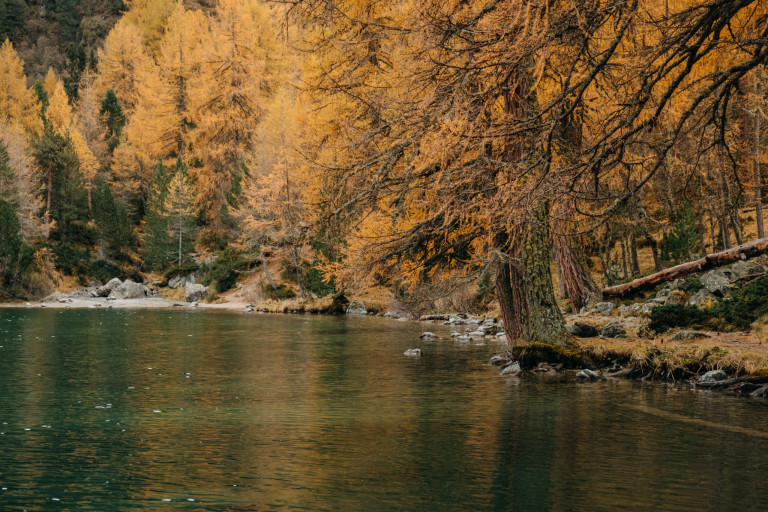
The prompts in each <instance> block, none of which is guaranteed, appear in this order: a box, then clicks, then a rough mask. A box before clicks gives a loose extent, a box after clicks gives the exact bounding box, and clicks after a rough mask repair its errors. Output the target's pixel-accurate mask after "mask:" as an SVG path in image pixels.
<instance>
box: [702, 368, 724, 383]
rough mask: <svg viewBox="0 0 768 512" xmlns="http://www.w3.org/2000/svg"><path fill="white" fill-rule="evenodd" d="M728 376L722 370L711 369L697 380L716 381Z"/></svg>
mask: <svg viewBox="0 0 768 512" xmlns="http://www.w3.org/2000/svg"><path fill="white" fill-rule="evenodd" d="M727 378H728V375H727V374H726V373H725V372H724V371H723V370H711V371H708V372H707V373H705V374H704V375H702V376H701V377H699V382H718V381H721V380H725V379H727Z"/></svg>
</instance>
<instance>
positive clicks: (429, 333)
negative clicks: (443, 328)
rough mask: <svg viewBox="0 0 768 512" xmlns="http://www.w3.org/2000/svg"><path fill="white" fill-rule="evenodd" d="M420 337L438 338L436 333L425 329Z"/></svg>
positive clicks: (427, 338) (425, 338) (424, 338)
mask: <svg viewBox="0 0 768 512" xmlns="http://www.w3.org/2000/svg"><path fill="white" fill-rule="evenodd" d="M419 338H421V339H423V340H436V339H437V336H435V333H433V332H429V331H424V332H423V333H421V336H419Z"/></svg>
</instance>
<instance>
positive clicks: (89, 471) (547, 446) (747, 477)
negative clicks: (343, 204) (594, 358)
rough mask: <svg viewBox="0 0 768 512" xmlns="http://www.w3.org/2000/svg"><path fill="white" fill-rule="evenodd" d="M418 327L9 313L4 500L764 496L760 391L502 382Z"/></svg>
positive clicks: (601, 505) (606, 503) (706, 503)
mask: <svg viewBox="0 0 768 512" xmlns="http://www.w3.org/2000/svg"><path fill="white" fill-rule="evenodd" d="M423 329H424V325H419V324H416V323H413V322H397V321H392V320H385V319H379V318H366V317H363V318H320V317H309V316H270V315H257V314H237V313H224V312H206V311H121V310H67V311H62V310H59V311H56V310H44V309H0V432H2V434H0V511H22V510H27V511H30V512H31V511H38V510H45V511H49V510H51V511H60V510H68V511H78V512H79V511H101V512H104V511H144V510H160V511H162V510H185V511H197V510H200V511H203V510H205V511H266V510H328V511H394V510H413V511H441V512H443V511H482V510H498V511H513V510H514V511H536V510H558V511H580V510H584V511H600V510H606V511H613V510H638V511H646V510H648V511H653V510H681V511H682V510H686V511H687V510H713V511H721V510H722V511H750V510H755V511H758V510H767V509H768V486H766V485H765V481H766V477H768V404H766V403H765V402H763V401H755V400H746V399H736V398H733V397H727V396H723V395H719V394H715V393H710V392H696V391H692V390H690V389H689V388H688V387H685V386H677V387H675V386H669V385H663V384H642V383H638V382H625V381H616V382H611V381H608V382H599V383H576V382H573V381H571V380H569V379H563V378H562V377H556V378H547V377H528V378H524V379H514V378H512V379H507V378H501V377H499V376H498V370H497V369H496V368H492V367H489V366H485V365H484V362H485V361H487V359H488V357H489V356H490V355H491V354H492V353H493V352H494V350H496V349H497V347H496V346H495V345H492V344H485V345H476V344H466V343H465V344H460V343H456V342H453V341H450V340H438V341H436V342H432V343H425V342H421V341H420V340H419V334H420V333H421V331H422V330H423ZM430 330H435V331H437V332H438V333H439V334H442V335H447V334H448V331H447V330H444V329H442V327H440V326H430ZM412 347H421V348H422V350H423V351H424V356H423V357H422V358H421V359H412V358H407V357H404V356H403V351H404V350H405V349H406V348H412Z"/></svg>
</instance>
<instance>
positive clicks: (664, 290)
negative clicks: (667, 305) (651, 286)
mask: <svg viewBox="0 0 768 512" xmlns="http://www.w3.org/2000/svg"><path fill="white" fill-rule="evenodd" d="M670 293H672V288H669V287H666V286H665V287H664V288H662V289H661V290H659V291H658V292H656V298H657V299H666V298H667V297H669V294H670Z"/></svg>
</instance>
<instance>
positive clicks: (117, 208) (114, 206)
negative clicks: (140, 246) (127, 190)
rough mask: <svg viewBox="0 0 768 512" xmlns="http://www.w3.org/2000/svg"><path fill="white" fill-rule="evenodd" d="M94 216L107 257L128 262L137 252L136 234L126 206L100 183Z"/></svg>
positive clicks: (94, 201)
mask: <svg viewBox="0 0 768 512" xmlns="http://www.w3.org/2000/svg"><path fill="white" fill-rule="evenodd" d="M93 216H94V220H95V221H96V226H97V231H98V235H99V239H100V242H101V243H100V245H101V247H102V249H104V252H105V255H106V256H107V257H108V258H110V259H113V260H118V261H121V262H127V261H129V260H130V256H131V254H132V253H133V252H134V251H135V250H136V234H135V232H134V230H133V226H132V225H131V217H130V214H129V213H128V209H127V208H126V207H125V204H124V203H123V202H122V201H120V200H119V199H115V197H114V196H113V195H112V191H111V190H110V188H109V185H108V184H107V183H105V182H104V181H99V182H98V183H97V185H96V188H95V190H94V194H93Z"/></svg>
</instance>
